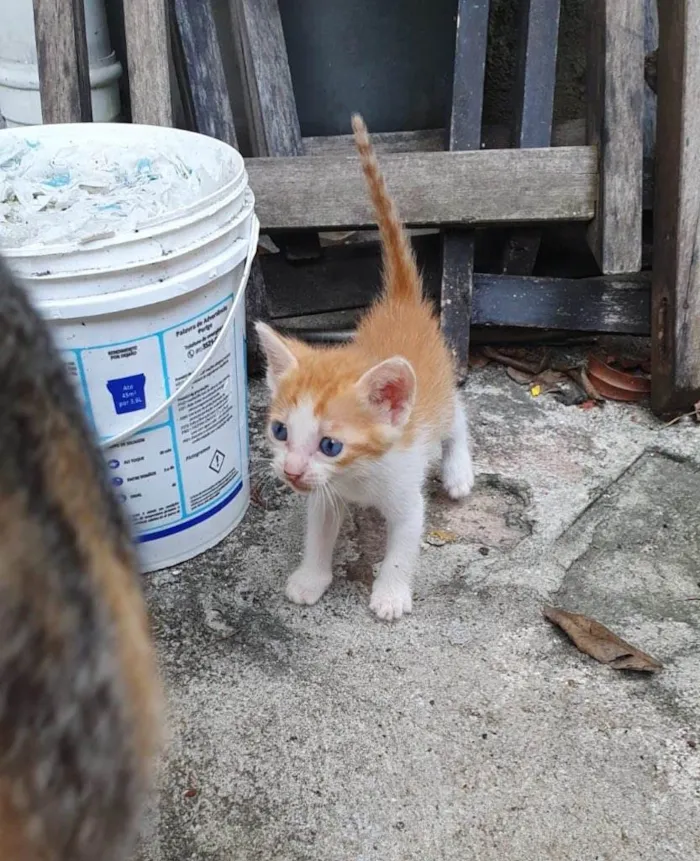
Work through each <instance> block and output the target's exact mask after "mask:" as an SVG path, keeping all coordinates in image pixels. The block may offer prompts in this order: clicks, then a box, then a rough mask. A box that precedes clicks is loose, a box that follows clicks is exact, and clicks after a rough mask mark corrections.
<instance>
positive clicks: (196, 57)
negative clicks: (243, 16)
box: [173, 0, 238, 148]
mask: <svg viewBox="0 0 700 861" xmlns="http://www.w3.org/2000/svg"><path fill="white" fill-rule="evenodd" d="M173 4H174V12H175V15H174V19H175V25H176V29H177V35H178V40H177V41H178V43H179V47H180V50H181V52H182V59H183V61H184V64H185V70H186V74H185V76H184V77H185V80H184V81H182V82H181V87H182V89H183V90H184V91H185V92H184V95H185V99H186V101H187V102H188V107H189V109H190V110H191V111H192V124H193V127H194V129H195V130H196V131H198V132H201V133H202V134H205V135H209V136H210V137H214V138H218V139H219V140H221V141H224V142H225V143H227V144H229V145H230V146H233V147H236V148H238V141H237V138H236V130H235V128H234V125H233V111H232V110H231V99H230V96H229V92H228V85H227V83H226V75H225V73H224V64H223V61H222V58H221V49H220V47H219V38H218V34H217V32H216V24H215V22H214V15H213V13H212V7H211V0H173Z"/></svg>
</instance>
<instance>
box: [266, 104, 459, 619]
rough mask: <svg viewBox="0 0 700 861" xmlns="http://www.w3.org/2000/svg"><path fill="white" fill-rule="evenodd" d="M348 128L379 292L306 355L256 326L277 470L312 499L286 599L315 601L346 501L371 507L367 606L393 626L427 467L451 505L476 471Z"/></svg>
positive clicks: (418, 526) (419, 524) (388, 223)
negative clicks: (372, 235) (382, 535)
mask: <svg viewBox="0 0 700 861" xmlns="http://www.w3.org/2000/svg"><path fill="white" fill-rule="evenodd" d="M353 129H354V132H355V142H356V145H357V149H358V151H359V154H360V160H361V164H362V169H363V171H364V174H365V178H366V179H367V184H368V186H369V192H370V196H371V198H372V203H373V205H374V209H375V213H376V217H377V223H378V226H379V231H380V236H381V242H382V257H383V269H384V272H383V274H384V290H383V293H382V295H381V296H380V298H379V299H378V301H377V302H376V303H375V304H374V306H373V307H372V308H371V309H370V310H369V312H368V313H367V314H366V315H365V317H364V318H363V319H362V321H361V322H360V324H359V326H358V328H357V332H356V334H355V338H354V339H353V341H352V342H351V343H349V344H347V345H343V346H335V347H327V348H319V347H311V346H308V345H306V344H304V343H302V342H300V341H297V340H294V339H291V338H286V337H283V336H281V335H280V334H278V333H277V332H275V331H274V330H273V329H271V328H270V327H269V326H266V325H264V324H262V323H259V324H258V325H257V331H258V334H259V337H260V341H261V343H262V346H263V348H264V351H265V353H266V356H267V380H268V385H269V388H270V390H271V396H272V397H271V405H270V415H269V425H268V430H269V437H270V443H271V446H272V453H273V468H274V470H275V472H276V473H277V475H279V477H280V478H282V479H283V480H285V481H286V482H287V483H288V484H289V485H290V486H291V487H293V488H294V489H295V490H297V491H298V492H301V493H306V494H308V497H309V500H308V522H307V533H306V545H305V550H304V557H303V560H302V563H301V566H300V567H299V568H298V569H297V570H296V571H295V572H294V573H293V574H292V575H291V577H290V579H289V581H288V583H287V596H288V597H289V598H290V599H291V600H292V601H295V602H296V603H299V604H314V603H315V602H316V601H318V599H319V598H320V597H321V595H322V594H323V593H324V592H325V590H326V589H327V588H328V586H329V585H330V583H331V578H332V575H331V562H332V555H333V546H334V544H335V541H336V538H337V535H338V530H339V528H340V525H341V520H342V516H343V512H344V509H345V507H346V506H345V503H346V502H354V503H359V504H360V505H368V506H373V507H376V508H378V509H379V510H380V512H381V513H382V514H383V515H384V517H385V518H386V520H387V525H388V545H387V550H386V556H385V558H384V561H383V562H382V565H381V568H380V571H379V575H378V577H377V579H376V581H375V583H374V587H373V589H372V596H371V599H370V607H371V608H372V609H373V610H374V612H375V613H376V614H377V615H378V616H379V618H380V619H397V618H399V617H400V616H402V615H403V614H404V613H408V612H410V611H411V606H412V597H411V579H412V573H413V568H414V566H415V563H416V561H417V557H418V554H419V550H420V543H421V534H422V530H423V520H424V509H425V503H424V499H423V485H424V481H425V477H426V473H427V470H428V467H429V465H430V463H431V461H432V460H433V459H436V460H437V459H438V458H440V456H441V457H442V481H443V484H444V486H445V488H446V490H447V492H448V494H449V495H450V496H451V497H452V498H453V499H461V498H463V497H465V496H466V495H467V494H468V493H469V492H470V490H471V488H472V485H473V482H474V474H473V469H472V461H471V456H470V452H469V442H468V436H467V420H466V415H465V412H464V408H463V406H462V404H461V401H460V398H459V395H458V393H457V388H456V383H455V374H454V369H453V362H452V357H451V356H450V353H449V350H448V348H447V345H446V344H445V341H444V339H443V337H442V334H441V332H440V326H439V323H438V321H437V319H436V317H435V315H434V313H433V309H432V307H431V306H430V304H429V303H428V302H427V301H426V299H425V298H424V296H423V288H422V284H421V278H420V275H419V273H418V269H417V267H416V262H415V259H414V256H413V252H412V249H411V244H410V240H409V238H408V236H407V234H406V232H405V231H404V230H403V228H402V225H401V222H400V220H399V217H398V214H397V212H396V209H395V207H394V204H393V202H392V200H391V198H390V197H389V194H388V192H387V189H386V186H385V184H384V179H383V177H382V175H381V172H380V170H379V166H378V164H377V159H376V157H375V154H374V151H373V149H372V145H371V143H370V140H369V135H368V133H367V128H366V127H365V124H364V122H363V120H362V118H361V117H359V116H355V117H353Z"/></svg>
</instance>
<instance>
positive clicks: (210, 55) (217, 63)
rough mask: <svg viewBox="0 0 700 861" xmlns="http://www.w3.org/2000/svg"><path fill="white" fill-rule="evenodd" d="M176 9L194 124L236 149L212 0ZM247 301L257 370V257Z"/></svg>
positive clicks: (261, 311)
mask: <svg viewBox="0 0 700 861" xmlns="http://www.w3.org/2000/svg"><path fill="white" fill-rule="evenodd" d="M174 10H175V26H176V30H177V37H178V38H177V40H176V42H177V45H178V47H179V50H180V53H181V58H180V59H181V63H182V68H181V69H180V71H181V72H182V73H184V74H183V80H182V82H181V87H182V90H183V93H184V96H185V101H186V102H187V107H188V109H189V112H191V122H192V128H193V130H194V131H197V132H200V133H201V134H206V135H209V136H210V137H214V138H218V140H222V141H224V142H225V143H227V144H229V145H230V146H233V147H236V148H238V138H237V135H236V128H235V126H234V122H233V112H232V110H231V100H230V96H229V92H228V86H227V83H226V75H225V72H224V65H223V60H222V57H221V49H220V46H219V37H218V33H217V30H216V23H215V20H214V16H213V13H212V7H211V0H175V2H174ZM245 303H246V328H247V330H248V332H247V341H248V368H249V370H250V371H251V372H256V371H257V370H259V368H260V366H261V356H260V352H259V348H258V344H257V340H256V338H255V335H254V334H253V333H252V324H253V323H254V322H255V321H256V320H268V319H269V318H270V308H269V302H268V297H267V290H266V287H265V281H264V279H263V275H262V272H261V269H260V263H259V262H258V261H256V262H255V263H254V264H253V268H252V269H251V272H250V279H249V281H248V286H247V288H246V296H245Z"/></svg>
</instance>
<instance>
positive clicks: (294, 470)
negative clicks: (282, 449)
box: [284, 454, 306, 481]
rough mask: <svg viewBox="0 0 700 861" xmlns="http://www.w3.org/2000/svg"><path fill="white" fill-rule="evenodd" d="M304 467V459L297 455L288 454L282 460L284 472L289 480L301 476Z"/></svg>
mask: <svg viewBox="0 0 700 861" xmlns="http://www.w3.org/2000/svg"><path fill="white" fill-rule="evenodd" d="M305 468H306V464H305V463H304V459H303V458H301V457H299V456H298V455H294V454H290V455H288V456H287V459H286V460H285V462H284V474H285V475H286V476H287V478H288V479H289V480H290V481H294V480H295V479H297V478H301V476H302V475H303V474H304V469H305Z"/></svg>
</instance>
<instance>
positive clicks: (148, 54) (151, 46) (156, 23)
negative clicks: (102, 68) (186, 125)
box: [124, 0, 173, 126]
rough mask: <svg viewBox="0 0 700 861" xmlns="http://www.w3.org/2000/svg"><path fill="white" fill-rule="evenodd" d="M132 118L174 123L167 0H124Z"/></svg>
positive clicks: (154, 122) (140, 121) (139, 121)
mask: <svg viewBox="0 0 700 861" xmlns="http://www.w3.org/2000/svg"><path fill="white" fill-rule="evenodd" d="M124 33H125V37H126V56H127V65H128V68H129V94H130V98H131V120H132V122H134V123H144V124H145V125H152V126H172V124H173V105H172V94H171V91H170V64H169V62H168V44H169V40H168V19H167V7H166V0H124Z"/></svg>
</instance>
